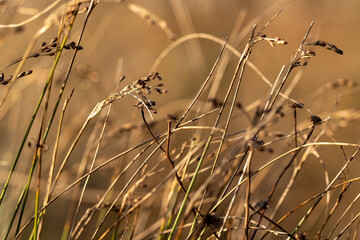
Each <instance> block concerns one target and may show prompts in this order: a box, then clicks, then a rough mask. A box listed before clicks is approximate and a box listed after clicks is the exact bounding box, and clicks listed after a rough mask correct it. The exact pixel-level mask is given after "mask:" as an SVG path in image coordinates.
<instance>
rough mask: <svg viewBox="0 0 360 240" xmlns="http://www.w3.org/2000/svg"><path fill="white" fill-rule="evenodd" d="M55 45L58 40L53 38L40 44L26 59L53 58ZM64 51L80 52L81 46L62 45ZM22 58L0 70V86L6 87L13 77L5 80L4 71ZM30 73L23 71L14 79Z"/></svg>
mask: <svg viewBox="0 0 360 240" xmlns="http://www.w3.org/2000/svg"><path fill="white" fill-rule="evenodd" d="M57 45H58V38H57V37H55V38H53V39H52V40H51V41H50V42H49V43H46V42H41V44H40V47H39V48H38V49H37V50H36V51H34V52H32V53H30V54H29V55H28V56H27V58H28V59H29V58H37V57H40V56H54V55H55V53H56V51H57ZM64 49H66V50H69V49H73V50H75V49H76V50H81V49H83V47H82V46H77V45H76V44H75V42H70V43H69V44H66V45H64ZM22 59H23V58H22V57H20V58H17V59H15V60H13V61H12V62H10V63H9V64H8V65H6V66H5V67H3V68H2V69H1V70H0V72H1V73H0V84H2V85H6V84H8V83H9V82H10V81H11V79H12V78H13V76H12V75H11V76H9V77H7V78H6V79H5V74H4V72H3V71H4V70H5V69H7V68H8V67H10V66H12V65H15V64H17V63H19V62H20V61H21V60H22ZM31 73H32V70H28V71H25V72H22V73H20V74H19V75H18V76H17V77H16V78H21V77H25V76H27V75H30V74H31Z"/></svg>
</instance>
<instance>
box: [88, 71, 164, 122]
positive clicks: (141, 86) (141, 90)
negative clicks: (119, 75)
mask: <svg viewBox="0 0 360 240" xmlns="http://www.w3.org/2000/svg"><path fill="white" fill-rule="evenodd" d="M123 78H125V77H123ZM155 80H158V81H161V80H162V78H161V77H160V76H159V73H158V72H153V73H152V74H150V75H148V76H146V77H143V78H141V79H139V80H136V81H134V82H133V83H131V84H129V85H127V86H126V87H124V88H123V89H122V90H121V91H120V92H117V93H114V94H112V95H111V96H109V97H108V98H106V99H105V100H103V101H101V102H99V103H98V104H97V105H96V106H95V108H94V109H93V111H92V113H91V114H90V116H89V118H92V117H94V116H95V115H96V114H97V113H98V112H99V111H101V109H103V108H104V107H105V106H107V105H109V104H110V103H112V102H113V101H115V100H117V99H119V98H122V97H124V96H126V95H131V96H133V97H135V98H136V99H138V100H139V103H138V104H136V106H135V107H137V108H139V109H144V108H146V109H147V110H149V111H151V112H152V113H154V114H156V113H157V111H156V109H155V108H154V107H155V105H156V103H155V102H154V101H152V100H150V99H148V98H147V97H146V96H145V94H151V91H152V90H154V91H155V92H157V93H159V94H165V93H167V90H166V89H163V88H161V87H162V86H163V84H162V83H158V84H156V85H152V84H151V83H152V82H153V81H155Z"/></svg>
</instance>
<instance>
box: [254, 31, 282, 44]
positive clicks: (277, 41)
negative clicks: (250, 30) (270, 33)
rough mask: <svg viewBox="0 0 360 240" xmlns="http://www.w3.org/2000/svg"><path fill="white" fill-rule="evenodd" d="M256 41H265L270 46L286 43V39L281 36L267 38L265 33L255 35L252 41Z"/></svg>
mask: <svg viewBox="0 0 360 240" xmlns="http://www.w3.org/2000/svg"><path fill="white" fill-rule="evenodd" d="M258 41H267V42H268V43H269V44H270V46H272V47H275V46H276V45H287V41H285V40H284V39H282V38H279V37H275V38H268V37H266V35H265V34H264V35H261V36H260V37H257V38H256V39H255V41H254V43H256V42H258Z"/></svg>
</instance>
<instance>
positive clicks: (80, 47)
mask: <svg viewBox="0 0 360 240" xmlns="http://www.w3.org/2000/svg"><path fill="white" fill-rule="evenodd" d="M75 49H76V50H78V51H80V50H82V49H84V48H83V47H82V46H80V45H79V46H76V47H75Z"/></svg>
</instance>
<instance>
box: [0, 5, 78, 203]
mask: <svg viewBox="0 0 360 240" xmlns="http://www.w3.org/2000/svg"><path fill="white" fill-rule="evenodd" d="M76 13H77V11H75V13H74V15H73V18H72V20H71V22H70V25H69V27H68V32H67V33H66V35H65V36H64V39H63V41H62V44H61V46H60V48H59V51H58V53H57V54H56V57H55V60H54V63H53V66H52V68H51V71H50V74H49V77H48V79H47V81H46V83H45V85H44V88H43V91H42V93H41V95H40V98H39V101H38V103H37V105H36V108H35V111H34V113H33V115H32V117H31V119H30V122H29V125H28V127H27V129H26V131H25V135H24V137H23V139H22V141H21V144H20V147H19V150H18V152H17V154H16V156H15V159H14V161H13V164H12V166H11V169H10V172H9V175H8V177H7V179H6V182H5V185H4V187H3V190H2V192H1V195H0V205H1V203H2V200H3V199H4V196H5V193H6V190H7V188H8V186H9V183H10V179H11V177H12V174H13V172H14V170H15V167H16V165H17V163H18V160H19V158H20V154H21V152H22V150H23V148H24V145H25V143H26V139H27V137H28V135H29V133H30V130H31V127H32V125H33V123H34V121H35V117H36V115H37V113H38V111H39V109H40V105H41V103H42V100H43V98H44V96H45V93H46V91H47V88H48V86H49V84H50V83H51V81H52V79H53V77H54V74H55V69H56V67H57V65H58V63H59V60H60V57H61V53H62V51H63V49H64V46H65V43H66V41H67V38H68V36H69V33H70V31H71V29H72V26H73V24H74V22H75V19H76ZM35 163H36V162H35Z"/></svg>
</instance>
